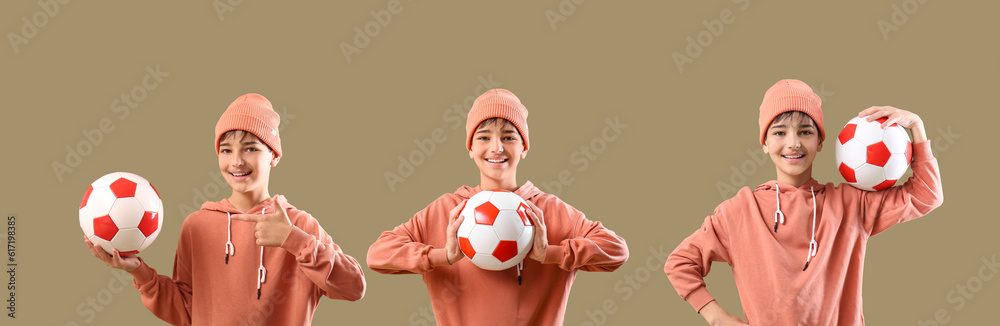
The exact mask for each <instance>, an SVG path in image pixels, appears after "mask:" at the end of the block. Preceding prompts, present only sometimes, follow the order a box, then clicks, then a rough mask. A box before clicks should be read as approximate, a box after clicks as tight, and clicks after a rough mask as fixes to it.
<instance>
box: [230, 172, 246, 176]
mask: <svg viewBox="0 0 1000 326" xmlns="http://www.w3.org/2000/svg"><path fill="white" fill-rule="evenodd" d="M231 174H232V175H233V176H234V177H242V176H245V175H247V174H250V172H247V173H231Z"/></svg>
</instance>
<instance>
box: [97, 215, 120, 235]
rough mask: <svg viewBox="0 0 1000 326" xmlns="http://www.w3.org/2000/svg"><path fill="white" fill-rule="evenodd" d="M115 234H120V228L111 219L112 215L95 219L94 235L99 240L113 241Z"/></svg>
mask: <svg viewBox="0 0 1000 326" xmlns="http://www.w3.org/2000/svg"><path fill="white" fill-rule="evenodd" d="M115 234H118V226H117V225H115V221H114V220H112V219H111V215H104V216H101V217H98V218H95V219H94V235H96V236H97V237H98V238H101V239H104V240H107V241H111V239H114V237H115Z"/></svg>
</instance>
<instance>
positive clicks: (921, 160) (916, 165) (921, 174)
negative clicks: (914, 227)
mask: <svg viewBox="0 0 1000 326" xmlns="http://www.w3.org/2000/svg"><path fill="white" fill-rule="evenodd" d="M930 143H931V141H930V140H928V141H925V142H922V143H916V144H913V162H912V163H911V164H910V169H911V170H912V171H913V176H912V177H910V178H909V180H906V183H904V184H902V185H899V186H895V187H892V188H889V189H886V190H883V191H863V192H862V194H861V196H862V198H861V205H860V207H859V208H858V209H860V210H861V214H860V215H861V216H862V223H863V224H864V229H865V231H867V232H868V233H869V234H870V235H876V234H879V233H881V232H882V231H885V230H886V229H888V228H889V227H891V226H893V225H896V224H898V223H903V222H906V221H909V220H913V219H916V218H918V217H921V216H924V215H926V214H927V213H929V212H930V211H932V210H934V209H935V208H937V207H938V206H941V203H942V202H943V201H944V192H943V190H942V189H941V172H940V171H939V170H938V163H937V159H936V158H934V154H933V153H932V152H931V144H930Z"/></svg>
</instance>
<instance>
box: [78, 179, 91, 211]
mask: <svg viewBox="0 0 1000 326" xmlns="http://www.w3.org/2000/svg"><path fill="white" fill-rule="evenodd" d="M91 192H94V186H93V185H91V186H90V187H87V192H85V193H83V200H81V201H80V208H81V209H82V208H83V206H87V200H89V199H90V193H91Z"/></svg>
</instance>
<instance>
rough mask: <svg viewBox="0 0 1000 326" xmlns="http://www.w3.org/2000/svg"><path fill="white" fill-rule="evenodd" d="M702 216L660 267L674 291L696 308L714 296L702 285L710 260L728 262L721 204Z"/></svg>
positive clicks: (726, 235)
mask: <svg viewBox="0 0 1000 326" xmlns="http://www.w3.org/2000/svg"><path fill="white" fill-rule="evenodd" d="M727 203H728V201H727V202H725V203H722V204H720V205H719V206H718V207H716V208H715V213H714V214H712V215H711V216H708V217H706V218H705V222H704V223H702V225H701V228H699V229H698V230H697V231H695V232H694V233H693V234H691V236H688V237H687V238H686V239H684V241H682V242H681V244H680V245H678V246H677V248H676V249H674V252H672V253H670V256H669V257H667V261H666V263H665V264H664V266H663V271H664V272H665V273H666V274H667V278H669V279H670V283H671V284H673V285H674V289H675V290H677V294H679V295H680V296H681V298H683V299H684V300H685V301H687V302H688V303H689V304H691V307H693V308H694V310H695V311H698V312H700V311H701V308H704V307H705V305H707V304H708V303H709V302H712V301H713V300H715V298H713V297H712V295H711V294H709V293H708V290H707V288H706V287H705V276H707V275H708V272H709V271H710V270H711V269H712V262H713V261H720V262H729V261H730V256H729V234H728V232H727V228H726V227H725V224H724V221H723V218H722V216H723V213H722V212H723V209H722V208H723V206H724V205H727Z"/></svg>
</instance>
